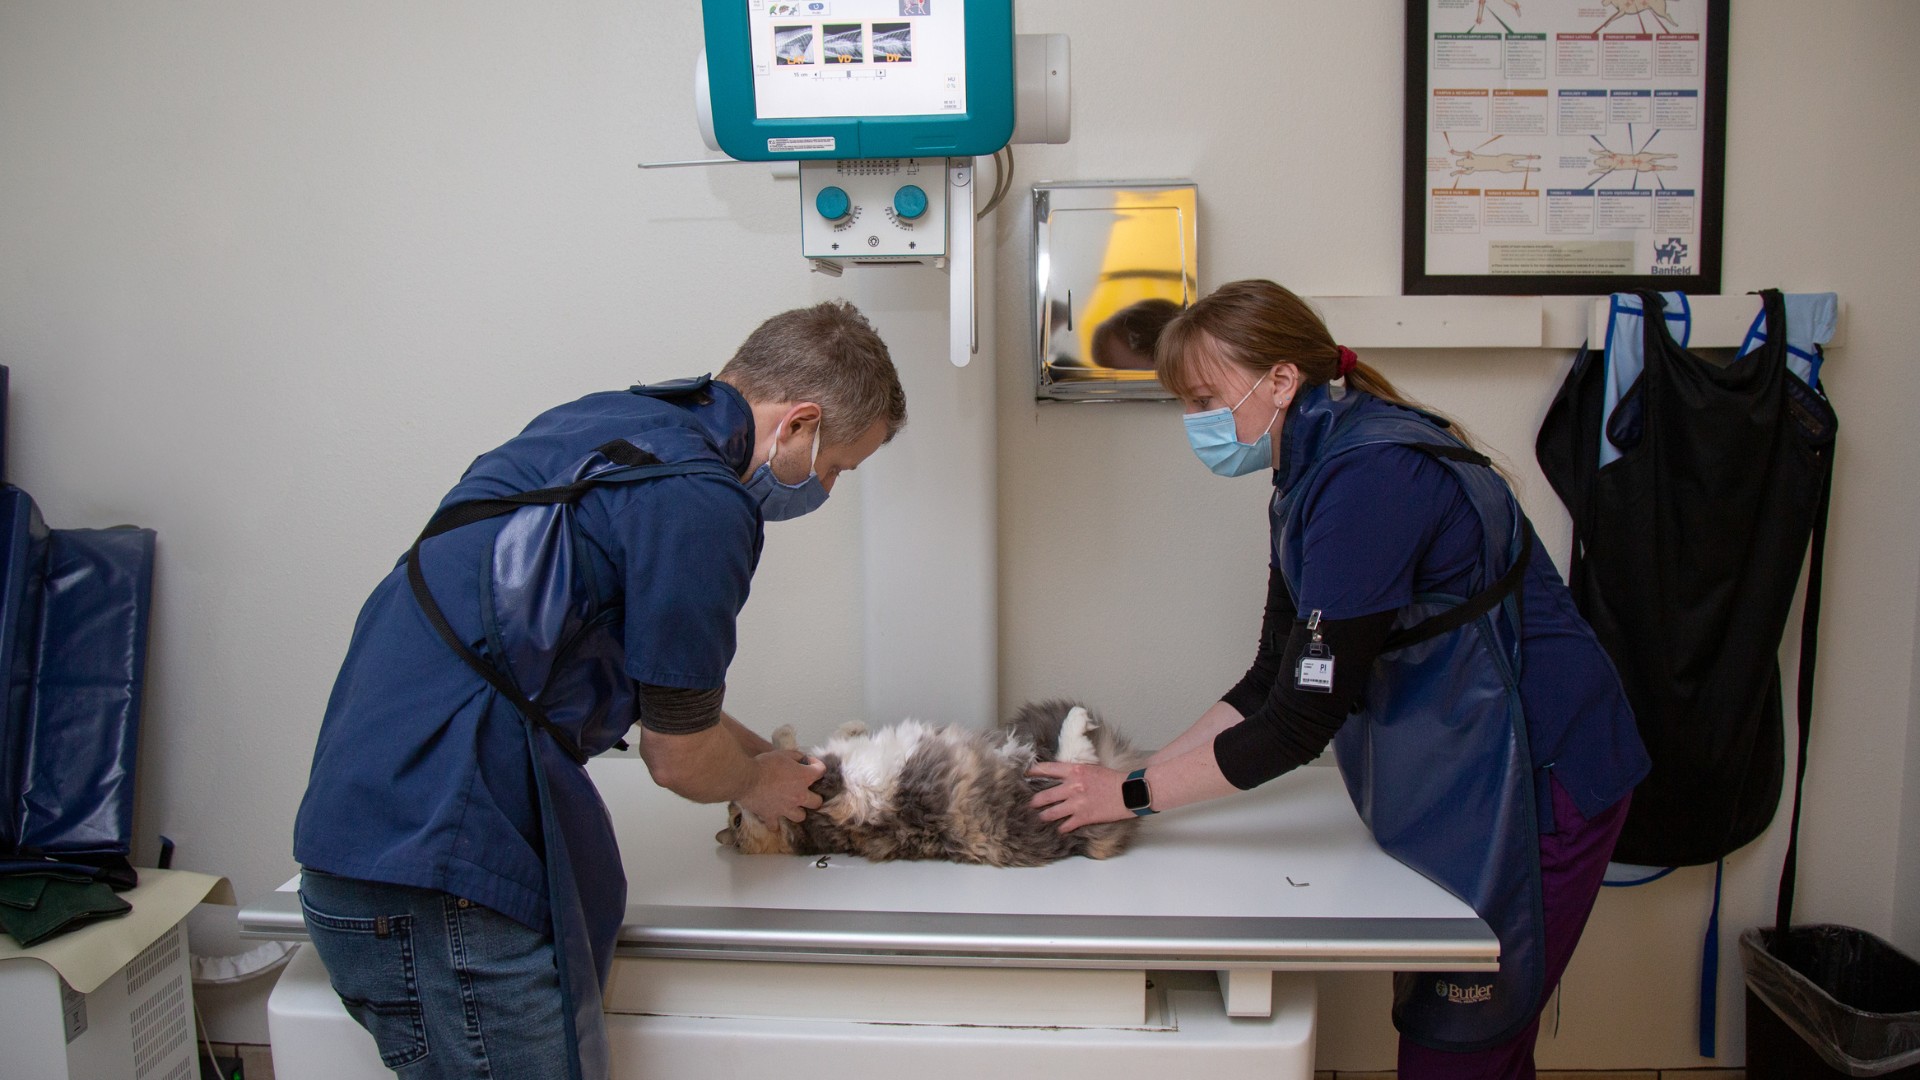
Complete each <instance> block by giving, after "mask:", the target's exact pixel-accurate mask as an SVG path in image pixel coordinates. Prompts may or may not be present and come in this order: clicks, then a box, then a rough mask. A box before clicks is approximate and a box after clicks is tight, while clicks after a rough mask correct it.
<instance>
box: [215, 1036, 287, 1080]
mask: <svg viewBox="0 0 1920 1080" xmlns="http://www.w3.org/2000/svg"><path fill="white" fill-rule="evenodd" d="M212 1046H213V1052H214V1053H215V1054H216V1055H218V1056H220V1057H238V1058H239V1059H240V1065H241V1068H242V1070H243V1071H244V1072H245V1073H246V1077H247V1080H273V1055H272V1054H271V1053H269V1052H268V1049H267V1047H264V1046H249V1045H247V1044H246V1043H239V1044H235V1043H213V1044H212ZM206 1059H207V1047H206V1046H205V1045H202V1046H201V1048H200V1063H201V1065H202V1066H203V1067H204V1066H205V1065H206Z"/></svg>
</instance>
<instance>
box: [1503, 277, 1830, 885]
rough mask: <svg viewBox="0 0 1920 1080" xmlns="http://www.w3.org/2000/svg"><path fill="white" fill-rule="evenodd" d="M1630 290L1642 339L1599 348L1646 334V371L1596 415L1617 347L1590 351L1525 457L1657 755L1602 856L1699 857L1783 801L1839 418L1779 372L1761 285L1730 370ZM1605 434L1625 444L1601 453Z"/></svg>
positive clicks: (1779, 320)
mask: <svg viewBox="0 0 1920 1080" xmlns="http://www.w3.org/2000/svg"><path fill="white" fill-rule="evenodd" d="M1639 296H1640V300H1641V303H1642V304H1643V305H1644V316H1645V317H1644V318H1643V319H1642V320H1641V322H1642V325H1643V326H1644V334H1643V336H1642V338H1641V340H1640V341H1639V342H1613V343H1610V346H1609V347H1610V348H1626V349H1631V348H1632V347H1633V346H1635V345H1638V346H1639V351H1641V353H1642V354H1643V355H1642V360H1643V362H1644V368H1643V370H1642V371H1641V374H1640V376H1639V378H1638V379H1636V380H1635V381H1634V382H1633V383H1632V384H1631V385H1630V386H1629V387H1628V388H1627V389H1626V391H1625V392H1624V393H1623V394H1622V395H1621V396H1620V399H1619V402H1618V404H1617V405H1616V406H1615V407H1614V408H1613V410H1612V413H1611V415H1603V401H1604V398H1605V395H1606V383H1607V369H1606V363H1608V362H1610V360H1603V357H1602V356H1601V354H1599V353H1597V352H1592V351H1589V352H1586V353H1583V354H1582V355H1581V357H1580V358H1579V359H1578V360H1577V361H1576V362H1575V364H1574V368H1573V370H1572V372H1570V373H1569V374H1568V376H1567V380H1566V383H1565V384H1564V385H1563V386H1562V387H1561V388H1560V392H1559V394H1558V396H1557V397H1556V398H1555V400H1554V403H1553V406H1552V407H1551V409H1550V410H1549V411H1548V413H1547V418H1546V421H1545V423H1544V424H1543V425H1542V427H1541V429H1540V436H1539V441H1538V443H1537V445H1536V451H1537V455H1538V458H1539V461H1540V465H1541V468H1542V469H1543V470H1544V471H1545V473H1546V475H1547V479H1548V481H1549V482H1551V483H1552V485H1553V488H1554V491H1555V492H1556V493H1558V494H1559V496H1560V498H1561V501H1563V502H1564V503H1566V505H1567V508H1568V510H1569V511H1570V512H1571V513H1572V515H1573V524H1574V549H1573V563H1572V567H1571V572H1570V573H1569V574H1568V584H1569V585H1570V586H1571V588H1572V590H1573V595H1574V599H1575V601H1576V602H1577V603H1578V604H1579V606H1580V610H1581V612H1582V613H1583V614H1584V615H1585V616H1586V618H1587V621H1588V622H1590V623H1592V624H1593V628H1594V631H1595V632H1596V633H1597V634H1598V635H1599V638H1600V642H1601V644H1602V645H1603V646H1605V648H1606V650H1607V652H1608V654H1609V655H1611V656H1612V657H1613V661H1614V664H1615V665H1616V666H1617V667H1618V668H1619V670H1620V677H1621V681H1622V682H1623V683H1624V684H1625V686H1626V691H1627V697H1628V700H1629V701H1630V702H1631V703H1632V705H1633V710H1634V714H1635V716H1636V718H1637V720H1638V722H1639V727H1640V735H1641V738H1642V739H1643V740H1644V741H1645V743H1646V746H1647V751H1648V753H1649V754H1650V755H1651V756H1652V758H1653V771H1652V773H1651V774H1650V775H1649V776H1648V777H1647V779H1646V780H1645V781H1644V782H1643V783H1642V784H1641V785H1640V787H1639V788H1638V789H1637V790H1636V791H1635V792H1634V796H1633V804H1632V807H1631V809H1630V811H1629V813H1628V817H1627V822H1626V827H1625V831H1624V832H1623V833H1622V834H1621V837H1620V843H1619V846H1618V847H1617V848H1616V850H1615V855H1614V858H1615V859H1616V860H1617V861H1620V862H1629V863H1639V864H1644V865H1650V866H1691V865H1699V864H1704V863H1711V862H1714V861H1716V860H1718V859H1720V858H1721V857H1723V856H1725V855H1726V854H1727V853H1728V852H1731V851H1734V850H1735V849H1737V848H1740V847H1742V846H1744V845H1745V844H1746V843H1748V842H1749V841H1751V840H1752V839H1753V838H1754V837H1756V836H1758V835H1759V834H1760V833H1761V832H1762V831H1763V830H1764V829H1765V828H1766V827H1767V824H1768V822H1770V821H1771V820H1772V819H1773V814H1774V810H1775V808H1776V806H1777V805H1778V803H1779V799H1780V786H1781V771H1782V752H1781V738H1782V727H1781V698H1780V670H1779V664H1778V662H1777V659H1776V653H1777V651H1778V649H1779V646H1780V636H1781V632H1782V630H1784V628H1785V626H1786V620H1787V613H1788V610H1789V608H1790V607H1791V606H1792V603H1793V594H1794V590H1795V585H1796V582H1797V581H1798V579H1799V576H1800V564H1801V561H1802V559H1803V557H1804V556H1805V555H1806V552H1807V541H1808V537H1809V536H1810V535H1811V533H1812V532H1813V529H1814V525H1815V521H1816V518H1817V517H1818V516H1819V514H1820V512H1821V510H1822V508H1823V499H1822V496H1823V495H1824V493H1825V492H1826V490H1827V485H1828V483H1829V480H1830V479H1831V476H1832V471H1833V441H1834V434H1835V432H1836V430H1837V427H1838V422H1837V420H1836V419H1835V417H1834V413H1833V409H1832V406H1831V405H1829V404H1828V402H1827V400H1826V398H1825V397H1824V396H1823V395H1822V394H1821V393H1820V392H1819V391H1818V390H1816V389H1814V388H1813V387H1811V386H1809V385H1808V383H1807V382H1806V381H1804V380H1802V379H1801V378H1800V377H1799V376H1798V375H1796V374H1795V373H1794V372H1792V371H1791V370H1789V368H1788V365H1787V363H1786V360H1787V327H1786V314H1785V305H1784V304H1783V302H1782V298H1781V296H1780V294H1779V293H1778V292H1777V291H1773V290H1768V291H1766V292H1764V293H1762V294H1761V297H1762V304H1763V305H1764V309H1765V315H1766V326H1767V340H1766V342H1765V344H1763V345H1761V346H1760V347H1759V348H1757V349H1755V350H1754V351H1752V352H1750V353H1748V354H1747V355H1745V356H1742V357H1740V358H1738V359H1736V360H1734V361H1733V362H1731V363H1729V364H1726V365H1719V364H1714V363H1711V362H1709V361H1707V360H1704V359H1702V358H1701V357H1699V356H1697V355H1695V354H1693V353H1691V352H1689V351H1687V350H1686V349H1684V348H1682V347H1681V346H1680V345H1679V344H1677V343H1676V342H1675V341H1674V340H1673V336H1672V334H1671V333H1670V332H1669V331H1668V327H1667V323H1668V318H1667V316H1666V307H1667V302H1666V301H1665V300H1663V298H1662V297H1661V295H1660V294H1658V293H1653V292H1644V293H1641V294H1639ZM1676 299H1681V298H1679V297H1676ZM1602 438H1604V439H1605V440H1606V441H1607V443H1610V444H1611V447H1612V448H1613V449H1614V450H1617V451H1618V457H1617V458H1615V459H1613V460H1610V461H1608V462H1607V463H1606V464H1604V465H1603V464H1601V453H1602V450H1603V447H1604V444H1603V443H1602V442H1601V440H1602ZM1608 456H1609V457H1611V456H1612V455H1611V454H1609V455H1608Z"/></svg>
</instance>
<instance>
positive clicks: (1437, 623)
mask: <svg viewBox="0 0 1920 1080" xmlns="http://www.w3.org/2000/svg"><path fill="white" fill-rule="evenodd" d="M1401 445H1403V446H1406V447H1407V448H1408V449H1410V450H1418V451H1420V452H1422V453H1424V454H1429V455H1432V456H1433V457H1438V458H1447V459H1449V460H1452V461H1464V462H1466V463H1468V464H1470V465H1485V466H1488V467H1491V466H1492V465H1493V462H1492V461H1491V460H1489V459H1488V458H1487V456H1486V455H1485V454H1481V453H1476V452H1475V451H1472V450H1469V449H1467V448H1466V447H1464V446H1453V445H1451V444H1448V443H1403V444H1401ZM1515 512H1516V513H1518V512H1519V508H1518V507H1517V506H1516V507H1515ZM1520 520H1521V522H1522V523H1523V524H1524V525H1525V526H1526V528H1525V533H1524V535H1523V537H1522V541H1521V544H1520V554H1519V555H1517V556H1515V557H1514V560H1513V565H1512V566H1510V567H1508V568H1507V572H1506V573H1505V574H1502V575H1501V576H1500V580H1498V581H1496V582H1494V583H1493V584H1492V585H1490V586H1488V587H1487V588H1485V589H1482V590H1481V591H1479V592H1477V593H1475V594H1473V595H1472V596H1470V597H1468V598H1467V599H1466V600H1465V601H1463V602H1462V603H1460V604H1458V605H1456V606H1454V607H1451V608H1448V609H1447V610H1445V611H1443V612H1441V613H1440V614H1438V615H1434V616H1431V617H1429V618H1425V619H1422V620H1420V621H1419V622H1417V623H1414V624H1413V625H1412V626H1409V627H1406V628H1404V629H1401V630H1396V631H1394V632H1393V633H1391V634H1388V635H1387V638H1386V640H1385V641H1384V642H1382V643H1381V645H1380V655H1382V656H1385V655H1386V654H1387V653H1390V652H1393V651H1394V650H1396V649H1404V648H1406V647H1407V646H1409V645H1417V644H1419V643H1420V642H1422V641H1426V640H1427V639H1429V638H1436V637H1439V636H1440V635H1441V634H1445V633H1449V632H1451V631H1454V630H1458V629H1460V628H1461V627H1463V626H1465V625H1467V624H1468V623H1470V622H1472V621H1473V620H1475V619H1477V618H1479V617H1480V616H1482V615H1485V614H1486V613H1487V612H1489V611H1492V610H1493V609H1494V608H1496V607H1499V606H1500V604H1501V602H1502V601H1504V600H1505V599H1506V598H1507V597H1508V596H1509V595H1511V594H1512V593H1514V592H1515V591H1516V590H1518V589H1519V588H1520V583H1521V582H1522V581H1524V580H1525V579H1526V576H1527V563H1529V562H1530V561H1532V559H1533V524H1532V522H1529V521H1527V520H1526V517H1525V515H1522V516H1521V519H1520Z"/></svg>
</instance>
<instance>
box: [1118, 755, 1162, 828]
mask: <svg viewBox="0 0 1920 1080" xmlns="http://www.w3.org/2000/svg"><path fill="white" fill-rule="evenodd" d="M1120 802H1121V803H1122V804H1123V805H1125V806H1126V808H1127V809H1129V810H1131V811H1133V816H1135V817H1146V816H1147V815H1148V814H1157V813H1159V812H1160V811H1158V810H1155V809H1154V808H1153V789H1152V788H1150V787H1148V786H1147V770H1146V768H1145V767H1144V766H1143V767H1141V768H1138V769H1135V770H1133V771H1132V772H1130V773H1128V774H1127V778H1126V779H1125V780H1123V781H1121V782H1120Z"/></svg>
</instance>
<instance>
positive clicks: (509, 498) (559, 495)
mask: <svg viewBox="0 0 1920 1080" xmlns="http://www.w3.org/2000/svg"><path fill="white" fill-rule="evenodd" d="M598 452H599V453H600V454H601V455H602V456H603V457H605V458H607V460H609V461H612V462H614V463H615V464H618V465H624V466H628V468H624V469H618V470H614V471H611V472H607V473H602V474H601V475H599V476H590V477H587V478H586V479H584V480H576V481H574V482H573V483H571V484H565V485H561V486H558V487H548V488H540V489H539V490H537V491H525V492H521V493H520V494H518V495H502V496H499V497H497V498H488V499H469V500H467V501H466V502H459V503H454V504H453V505H452V506H447V507H443V508H441V509H440V510H439V511H438V512H436V513H435V514H434V515H433V517H432V519H431V520H429V521H428V522H427V527H426V528H425V529H423V530H421V532H420V535H419V537H418V538H416V539H415V540H414V542H413V546H412V547H411V548H408V549H407V582H408V583H409V584H411V585H412V586H413V598H414V600H416V601H417V602H418V603H419V604H420V610H421V612H422V613H423V614H425V615H426V617H427V622H428V623H430V624H432V626H433V629H434V632H435V633H437V634H439V635H440V640H441V641H444V642H446V644H447V647H448V648H450V649H452V650H453V652H454V655H456V656H458V657H460V659H461V660H462V661H464V662H465V663H466V665H467V666H468V667H470V668H472V669H473V671H474V673H475V674H477V675H479V676H480V677H481V678H482V679H485V680H486V681H487V685H489V686H491V687H493V688H494V690H496V691H498V692H499V694H500V696H501V697H504V698H506V699H507V700H508V701H510V702H512V703H513V706H514V708H516V709H518V710H520V715H521V716H523V717H525V718H526V720H527V722H528V723H530V724H532V725H533V726H534V727H537V728H539V729H540V730H542V731H544V732H546V733H547V734H548V735H551V736H553V740H554V741H555V742H557V743H559V744H560V748H561V749H562V750H564V751H566V754H567V756H568V757H570V758H572V759H573V760H574V762H575V763H577V764H581V765H584V764H586V762H587V754H586V752H585V751H583V750H581V749H580V744H579V743H578V742H576V741H575V740H574V738H573V736H572V735H569V734H568V733H567V732H566V730H565V729H563V728H561V727H560V726H559V725H558V724H555V723H554V722H553V721H552V720H550V719H548V718H547V713H546V710H545V709H542V708H541V707H540V706H539V705H537V704H535V703H534V701H533V699H532V698H529V697H528V696H527V695H526V694H524V693H522V692H521V691H520V688H519V687H518V686H515V685H514V683H513V680H512V679H509V678H508V677H507V676H506V674H505V673H504V672H502V671H501V670H500V669H499V668H497V667H495V666H494V665H493V664H490V663H488V662H487V661H486V659H485V658H483V657H482V656H480V655H479V654H478V653H476V652H474V651H473V650H472V649H471V648H469V647H468V646H467V643H466V642H465V641H462V640H461V639H460V635H459V634H458V633H456V632H455V631H454V629H453V624H452V623H450V622H448V621H447V615H446V612H444V611H442V610H441V608H440V604H439V603H438V602H437V601H435V600H434V598H433V591H432V590H431V589H429V588H427V577H426V573H425V571H424V570H422V569H421V566H420V545H421V544H422V543H424V542H426V541H427V540H431V539H432V538H434V537H436V536H439V535H440V534H441V533H445V532H451V531H452V530H454V529H458V528H460V527H461V526H463V525H471V524H473V523H474V522H477V521H485V520H487V519H489V518H495V517H499V516H500V515H502V514H510V513H512V512H514V511H515V510H518V509H520V508H521V507H523V506H553V505H557V504H562V503H574V502H578V501H579V500H580V497H581V496H583V495H585V494H586V493H587V492H589V491H591V490H592V489H594V488H596V487H600V486H602V485H605V484H614V483H623V482H627V481H633V480H651V479H657V478H660V477H667V476H685V475H688V474H691V473H714V474H716V475H718V474H725V475H728V476H731V475H732V473H731V472H730V471H729V470H728V469H727V468H726V466H724V465H720V464H717V463H714V462H711V461H689V462H679V463H676V464H672V465H664V464H662V463H661V461H660V459H659V458H657V457H654V456H653V455H652V454H649V453H647V452H646V451H645V450H642V449H640V448H639V447H637V446H634V445H633V444H632V443H630V442H627V441H626V440H624V439H618V440H615V441H613V442H610V443H608V444H607V445H605V446H602V447H600V448H599V451H598Z"/></svg>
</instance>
